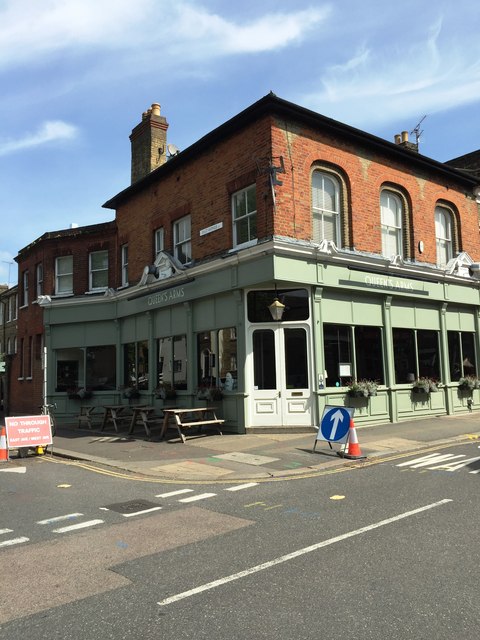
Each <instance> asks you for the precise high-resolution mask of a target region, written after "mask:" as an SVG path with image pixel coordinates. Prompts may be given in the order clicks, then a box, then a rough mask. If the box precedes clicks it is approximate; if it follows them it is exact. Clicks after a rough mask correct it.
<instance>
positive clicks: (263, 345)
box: [253, 329, 277, 389]
mask: <svg viewBox="0 0 480 640" xmlns="http://www.w3.org/2000/svg"><path fill="white" fill-rule="evenodd" d="M253 384H254V386H255V388H256V389H276V388H277V378H276V362H275V341H274V333H273V331H271V330H270V329H257V330H256V331H254V332H253Z"/></svg>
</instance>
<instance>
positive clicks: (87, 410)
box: [78, 406, 101, 429]
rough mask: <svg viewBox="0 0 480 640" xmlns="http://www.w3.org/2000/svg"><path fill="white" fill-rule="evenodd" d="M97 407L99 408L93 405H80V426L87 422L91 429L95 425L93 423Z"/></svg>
mask: <svg viewBox="0 0 480 640" xmlns="http://www.w3.org/2000/svg"><path fill="white" fill-rule="evenodd" d="M100 408H101V407H100ZM96 409H97V407H96V406H93V407H90V406H82V407H80V413H79V415H78V426H79V428H80V427H81V426H82V425H84V424H86V425H87V427H88V428H89V429H91V428H92V426H93V424H92V415H93V414H94V413H95V410H96Z"/></svg>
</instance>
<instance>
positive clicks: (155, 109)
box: [152, 102, 160, 116]
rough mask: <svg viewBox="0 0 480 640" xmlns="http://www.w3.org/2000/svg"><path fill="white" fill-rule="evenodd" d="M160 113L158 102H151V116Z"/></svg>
mask: <svg viewBox="0 0 480 640" xmlns="http://www.w3.org/2000/svg"><path fill="white" fill-rule="evenodd" d="M159 115H160V105H159V104H158V102H154V103H153V104H152V116H159Z"/></svg>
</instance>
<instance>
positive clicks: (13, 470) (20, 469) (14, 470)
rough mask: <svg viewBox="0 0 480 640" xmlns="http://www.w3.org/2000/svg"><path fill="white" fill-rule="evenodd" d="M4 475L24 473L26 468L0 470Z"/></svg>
mask: <svg viewBox="0 0 480 640" xmlns="http://www.w3.org/2000/svg"><path fill="white" fill-rule="evenodd" d="M0 471H4V472H5V473H26V472H27V467H7V468H6V469H0Z"/></svg>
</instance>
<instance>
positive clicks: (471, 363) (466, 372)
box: [447, 331, 477, 382]
mask: <svg viewBox="0 0 480 640" xmlns="http://www.w3.org/2000/svg"><path fill="white" fill-rule="evenodd" d="M447 335H448V360H449V365H450V380H451V381H452V382H458V381H459V380H460V378H463V377H464V376H476V375H477V365H476V362H477V359H476V357H475V334H474V333H469V332H466V331H449V332H448V334H447Z"/></svg>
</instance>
